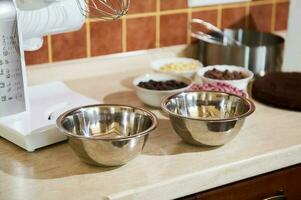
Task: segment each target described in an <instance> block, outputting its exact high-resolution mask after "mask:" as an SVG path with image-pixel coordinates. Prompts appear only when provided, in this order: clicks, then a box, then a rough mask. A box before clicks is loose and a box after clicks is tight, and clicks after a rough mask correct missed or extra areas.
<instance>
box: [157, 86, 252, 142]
mask: <svg viewBox="0 0 301 200" xmlns="http://www.w3.org/2000/svg"><path fill="white" fill-rule="evenodd" d="M161 107H162V109H163V110H164V111H165V112H167V113H168V114H169V118H170V121H171V124H172V127H173V128H174V130H175V132H176V133H177V134H178V135H179V136H180V137H181V138H182V139H183V140H184V141H186V142H188V143H190V144H194V145H207V146H220V145H223V144H225V143H227V142H229V141H230V140H231V139H233V138H234V137H235V136H236V135H237V134H238V132H239V131H240V129H241V127H242V125H243V123H244V121H245V118H246V117H247V116H249V115H250V114H251V113H253V112H254V110H255V106H254V104H253V103H252V102H251V101H250V100H248V99H246V98H243V97H240V96H236V95H233V94H228V93H222V92H211V91H199V92H181V93H177V94H173V95H171V96H168V97H165V98H164V99H163V100H162V103H161Z"/></svg>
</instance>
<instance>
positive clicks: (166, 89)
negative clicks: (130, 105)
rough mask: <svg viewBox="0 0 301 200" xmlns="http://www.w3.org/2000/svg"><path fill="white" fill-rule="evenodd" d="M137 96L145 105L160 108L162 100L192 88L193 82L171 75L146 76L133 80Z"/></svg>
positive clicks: (156, 74)
mask: <svg viewBox="0 0 301 200" xmlns="http://www.w3.org/2000/svg"><path fill="white" fill-rule="evenodd" d="M133 85H134V86H135V90H136V94H137V96H138V97H139V99H140V100H141V101H143V102H144V103H145V104H147V105H150V106H153V107H160V103H161V99H162V98H163V97H165V96H168V95H171V94H173V93H177V92H182V91H185V90H187V89H189V88H190V86H191V85H192V80H191V79H189V78H186V77H182V76H175V75H170V74H160V73H155V74H145V75H142V76H139V77H137V78H135V79H134V80H133Z"/></svg>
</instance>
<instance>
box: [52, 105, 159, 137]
mask: <svg viewBox="0 0 301 200" xmlns="http://www.w3.org/2000/svg"><path fill="white" fill-rule="evenodd" d="M102 106H117V107H124V108H133V109H135V110H136V109H137V110H140V111H143V112H145V113H147V114H148V115H149V116H150V117H151V120H152V125H151V126H150V127H149V128H148V129H146V130H144V131H142V132H140V133H138V134H135V135H130V136H126V137H121V138H105V137H104V136H105V135H104V136H96V137H90V136H89V137H86V136H82V135H74V134H72V133H71V132H70V131H67V130H66V129H65V128H64V127H63V126H62V121H63V119H64V118H65V117H66V116H67V115H69V114H70V113H72V112H74V111H76V110H80V109H83V108H91V107H102ZM56 126H57V128H58V129H59V131H61V132H62V133H63V134H65V135H66V136H69V137H75V138H80V139H84V140H103V141H124V140H129V139H132V138H136V137H141V136H144V135H147V134H148V133H150V132H151V131H153V130H155V129H156V128H157V127H158V118H157V116H156V115H155V114H154V113H152V112H151V111H149V110H146V109H144V108H140V107H136V106H130V105H124V104H101V103H99V104H89V105H85V106H79V107H76V108H72V109H70V110H68V111H66V112H64V113H62V114H61V115H60V116H59V117H58V118H57V119H56Z"/></svg>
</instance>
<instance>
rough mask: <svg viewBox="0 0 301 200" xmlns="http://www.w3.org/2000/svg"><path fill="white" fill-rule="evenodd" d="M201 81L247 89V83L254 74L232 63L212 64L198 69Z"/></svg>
mask: <svg viewBox="0 0 301 200" xmlns="http://www.w3.org/2000/svg"><path fill="white" fill-rule="evenodd" d="M198 76H199V77H200V78H201V80H202V82H203V83H216V82H221V83H226V84H230V85H232V86H234V87H237V88H238V89H240V90H244V91H246V90H247V87H248V83H249V81H250V80H252V78H253V76H254V74H253V72H251V71H250V70H248V69H245V68H244V67H240V66H234V65H212V66H207V67H203V68H201V69H200V70H199V71H198Z"/></svg>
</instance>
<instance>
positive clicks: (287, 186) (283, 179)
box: [180, 164, 301, 200]
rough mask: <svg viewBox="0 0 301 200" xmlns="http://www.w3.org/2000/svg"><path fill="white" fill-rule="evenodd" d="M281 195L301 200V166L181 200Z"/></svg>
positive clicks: (256, 199)
mask: <svg viewBox="0 0 301 200" xmlns="http://www.w3.org/2000/svg"><path fill="white" fill-rule="evenodd" d="M279 193H283V195H284V196H285V197H286V199H287V200H301V164H300V165H295V166H292V167H288V168H284V169H281V170H278V171H274V172H270V173H267V174H263V175H260V176H256V177H253V178H249V179H246V180H242V181H239V182H235V183H231V184H228V185H225V186H221V187H218V188H214V189H211V190H208V191H204V192H200V193H197V194H193V195H190V196H186V197H183V198H180V200H263V199H267V198H270V197H274V196H276V195H277V194H279ZM282 199H284V198H282ZM269 200H281V198H271V199H269Z"/></svg>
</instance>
